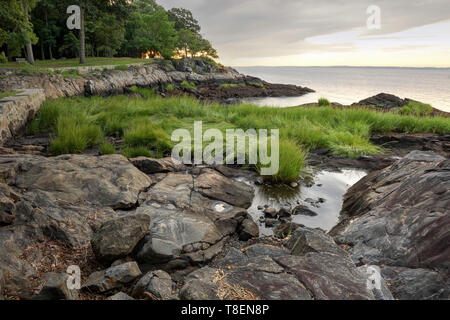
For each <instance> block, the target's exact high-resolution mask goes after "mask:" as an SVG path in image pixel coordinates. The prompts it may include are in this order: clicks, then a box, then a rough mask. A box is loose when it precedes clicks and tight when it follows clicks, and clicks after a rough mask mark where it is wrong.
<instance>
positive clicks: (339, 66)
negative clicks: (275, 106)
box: [231, 65, 450, 69]
mask: <svg viewBox="0 0 450 320" xmlns="http://www.w3.org/2000/svg"><path fill="white" fill-rule="evenodd" d="M231 67H233V68H254V67H256V68H258V67H265V68H293V67H299V68H398V69H450V66H448V67H406V66H361V65H360V66H351V65H330V66H301V65H284V66H271V65H251V66H233V65H231Z"/></svg>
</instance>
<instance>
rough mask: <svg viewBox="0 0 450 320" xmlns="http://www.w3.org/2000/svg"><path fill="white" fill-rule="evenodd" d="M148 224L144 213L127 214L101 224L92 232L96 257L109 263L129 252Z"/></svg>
mask: <svg viewBox="0 0 450 320" xmlns="http://www.w3.org/2000/svg"><path fill="white" fill-rule="evenodd" d="M149 226H150V217H149V216H148V215H145V214H139V215H135V214H128V215H126V216H123V217H120V218H117V219H114V220H110V221H108V222H106V223H105V224H103V225H102V226H101V227H100V229H99V230H98V231H97V232H96V233H95V234H94V236H93V238H92V241H91V245H92V250H93V251H94V253H95V256H96V257H97V259H98V260H99V261H101V262H105V263H108V262H109V263H111V262H112V261H114V260H117V259H120V258H123V257H126V256H127V255H129V254H131V253H132V251H133V249H134V248H135V247H136V245H137V244H138V242H139V241H140V240H141V239H142V238H143V237H144V236H145V234H146V233H147V231H148V229H149Z"/></svg>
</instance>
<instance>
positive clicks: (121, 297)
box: [106, 292, 134, 301]
mask: <svg viewBox="0 0 450 320" xmlns="http://www.w3.org/2000/svg"><path fill="white" fill-rule="evenodd" d="M106 300H114V301H128V300H134V299H133V298H132V297H130V296H129V295H127V294H126V293H123V292H119V293H116V294H115V295H113V296H111V297H108V298H107V299H106Z"/></svg>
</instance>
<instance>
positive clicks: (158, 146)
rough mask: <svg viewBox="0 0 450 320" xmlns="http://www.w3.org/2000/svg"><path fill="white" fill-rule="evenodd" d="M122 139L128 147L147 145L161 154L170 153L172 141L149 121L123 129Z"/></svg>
mask: <svg viewBox="0 0 450 320" xmlns="http://www.w3.org/2000/svg"><path fill="white" fill-rule="evenodd" d="M124 140H125V144H126V145H127V146H129V147H147V149H153V150H155V151H156V153H157V154H158V155H161V156H163V155H165V154H168V153H170V151H171V149H172V142H171V141H170V137H169V136H168V135H167V133H166V132H165V131H164V130H163V129H161V128H160V127H158V126H155V125H154V124H153V123H149V122H143V123H139V124H136V125H135V126H133V127H132V128H130V129H128V130H127V131H125V135H124Z"/></svg>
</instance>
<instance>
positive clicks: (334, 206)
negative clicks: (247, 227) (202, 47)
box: [248, 170, 366, 235]
mask: <svg viewBox="0 0 450 320" xmlns="http://www.w3.org/2000/svg"><path fill="white" fill-rule="evenodd" d="M365 175H366V173H365V172H364V171H361V170H342V172H330V171H320V172H318V173H317V174H315V175H314V183H315V184H314V185H313V186H312V187H309V188H308V187H306V186H301V187H300V188H296V189H294V188H290V187H287V186H283V187H282V188H268V187H266V186H255V198H254V199H253V204H252V206H251V207H250V208H249V210H248V212H249V213H250V214H251V215H252V217H253V218H254V219H255V221H257V223H258V224H259V222H258V221H259V218H260V217H261V216H262V215H264V213H263V212H262V211H261V210H258V206H264V205H268V206H269V207H272V208H275V209H277V210H279V209H280V208H281V207H286V208H291V209H293V208H295V207H296V206H297V205H300V204H301V205H306V206H307V207H308V208H309V209H311V210H313V211H314V212H316V213H317V216H315V217H308V216H302V215H297V216H293V220H292V221H293V222H296V223H299V224H303V225H305V226H307V227H310V228H322V229H323V230H326V231H329V230H330V229H331V228H333V227H334V226H335V225H336V224H337V222H338V221H339V213H340V211H341V208H342V202H343V196H344V194H345V193H346V192H347V190H348V189H349V188H350V187H351V186H352V185H354V184H355V183H356V182H358V181H359V180H360V179H362V178H363V177H364V176H365ZM319 198H323V199H325V200H326V201H325V203H322V204H319V207H314V206H313V205H311V204H309V203H307V202H305V199H312V200H314V201H317V200H318V199H319ZM259 227H260V233H261V235H271V234H273V231H272V230H271V229H268V228H265V226H264V225H263V224H262V225H261V224H260V226H259Z"/></svg>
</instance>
